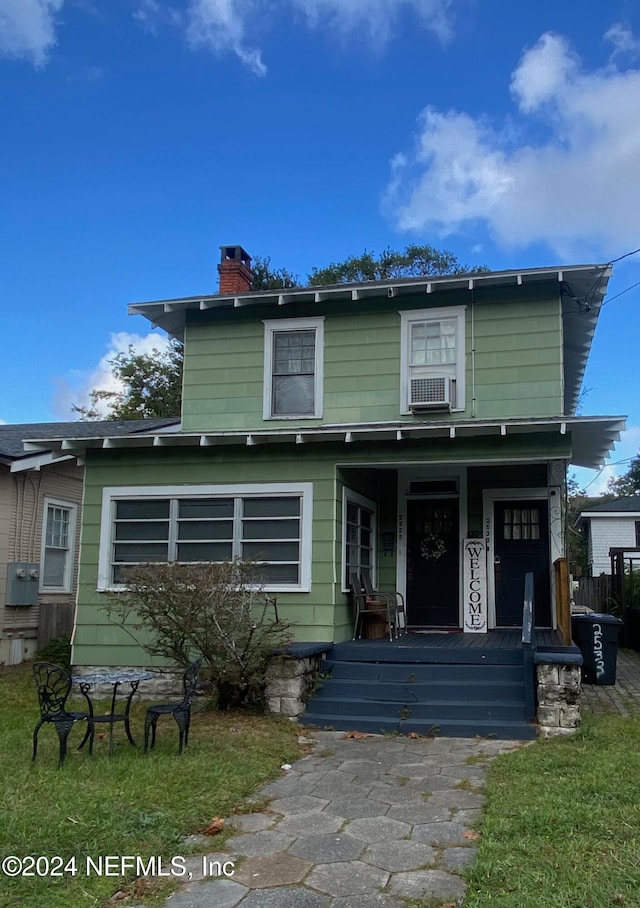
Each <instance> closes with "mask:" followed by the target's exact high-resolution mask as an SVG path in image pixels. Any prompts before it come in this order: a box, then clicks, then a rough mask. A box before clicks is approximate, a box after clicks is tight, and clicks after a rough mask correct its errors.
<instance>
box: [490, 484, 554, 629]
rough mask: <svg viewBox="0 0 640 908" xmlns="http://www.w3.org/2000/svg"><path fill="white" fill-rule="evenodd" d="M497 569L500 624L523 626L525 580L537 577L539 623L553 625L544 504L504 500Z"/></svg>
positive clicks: (499, 509)
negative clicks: (529, 574)
mask: <svg viewBox="0 0 640 908" xmlns="http://www.w3.org/2000/svg"><path fill="white" fill-rule="evenodd" d="M494 536H495V540H494V549H495V551H494V559H493V560H494V570H495V590H496V625H497V626H498V627H514V626H516V627H517V626H521V625H522V604H523V601H524V577H525V574H527V573H529V572H532V573H533V575H534V595H535V622H536V625H537V626H538V627H550V625H551V595H550V582H551V577H550V574H549V508H548V504H547V502H546V501H544V500H540V501H535V500H533V501H501V502H496V505H495V534H494Z"/></svg>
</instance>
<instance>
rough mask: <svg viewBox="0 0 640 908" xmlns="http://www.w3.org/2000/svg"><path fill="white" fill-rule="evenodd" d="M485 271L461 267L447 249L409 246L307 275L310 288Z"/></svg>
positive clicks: (388, 250)
mask: <svg viewBox="0 0 640 908" xmlns="http://www.w3.org/2000/svg"><path fill="white" fill-rule="evenodd" d="M488 270H489V269H488V268H486V267H485V266H483V265H478V266H475V267H473V268H469V267H468V266H467V265H462V264H461V263H460V262H459V261H458V259H457V257H456V256H455V255H454V254H453V252H449V251H448V250H446V249H444V250H442V251H440V250H438V249H434V247H433V246H416V245H410V246H407V247H406V248H405V249H404V251H403V252H396V251H394V250H393V249H388V248H387V249H385V250H384V252H382V253H381V254H380V255H378V256H375V255H374V254H373V253H371V252H367V251H366V250H365V251H364V252H363V253H362V255H359V256H350V257H349V258H348V259H345V261H344V262H334V263H333V264H331V265H329V266H328V267H327V268H314V269H313V270H312V271H311V274H310V275H309V284H310V285H312V286H317V285H319V284H357V283H361V282H363V281H385V280H393V279H394V278H403V277H429V276H433V277H436V276H440V275H443V274H468V273H470V272H481V271H485V272H486V271H488Z"/></svg>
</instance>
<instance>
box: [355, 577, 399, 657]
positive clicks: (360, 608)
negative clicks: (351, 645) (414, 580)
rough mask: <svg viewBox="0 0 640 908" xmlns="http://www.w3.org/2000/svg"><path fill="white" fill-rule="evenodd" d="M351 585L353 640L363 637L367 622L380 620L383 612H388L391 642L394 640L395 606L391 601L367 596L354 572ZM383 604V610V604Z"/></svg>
mask: <svg viewBox="0 0 640 908" xmlns="http://www.w3.org/2000/svg"><path fill="white" fill-rule="evenodd" d="M349 583H350V586H351V593H352V596H353V606H354V609H355V620H354V625H353V639H354V640H356V639H360V638H361V637H362V628H363V624H364V622H365V620H366V619H367V618H370V617H375V618H379V616H380V613H381V610H384V611H386V614H387V624H388V627H389V640H393V635H394V632H395V617H396V616H395V606H393V607H392V604H391V600H390V599H388V598H384V599H383V598H381V599H378V600H374V599H372V598H370V597H369V596H367V593H366V590H364V589H363V587H362V583H361V582H360V577H359V576H358V575H357V574H356V573H355V572H354V573H351V574H349ZM381 603H382V609H381V605H380V604H381Z"/></svg>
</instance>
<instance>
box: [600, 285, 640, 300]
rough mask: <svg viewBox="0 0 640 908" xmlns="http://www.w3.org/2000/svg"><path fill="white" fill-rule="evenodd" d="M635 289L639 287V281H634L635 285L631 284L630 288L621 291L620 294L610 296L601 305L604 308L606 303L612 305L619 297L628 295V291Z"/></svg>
mask: <svg viewBox="0 0 640 908" xmlns="http://www.w3.org/2000/svg"><path fill="white" fill-rule="evenodd" d="M636 287H640V281H636V283H635V284H632V285H631V286H630V287H627V289H626V290H621V291H620V293H616V295H615V296H610V297H609V298H608V299H606V300H605V301H604V303H603V304H602V305H603V306H606V305H607V303H612V302H613V301H614V300H617V299H618V297H619V296H623V295H624V294H625V293H628V292H629V291H630V290H635V288H636Z"/></svg>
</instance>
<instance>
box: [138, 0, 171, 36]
mask: <svg viewBox="0 0 640 908" xmlns="http://www.w3.org/2000/svg"><path fill="white" fill-rule="evenodd" d="M133 18H134V19H135V20H136V22H139V23H140V26H141V27H142V29H143V31H146V32H148V33H149V34H150V35H154V36H156V35H157V34H158V31H159V29H160V26H163V25H174V26H177V25H180V24H181V22H182V16H181V14H180V13H179V12H178V10H175V9H172V8H171V7H170V6H165V5H164V4H161V3H159V2H158V0H139V2H138V5H137V7H136V9H135V10H134V12H133Z"/></svg>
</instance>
